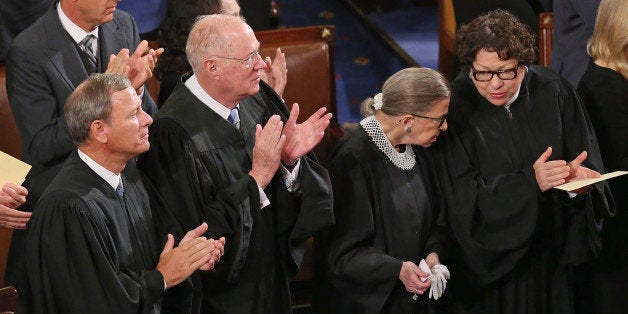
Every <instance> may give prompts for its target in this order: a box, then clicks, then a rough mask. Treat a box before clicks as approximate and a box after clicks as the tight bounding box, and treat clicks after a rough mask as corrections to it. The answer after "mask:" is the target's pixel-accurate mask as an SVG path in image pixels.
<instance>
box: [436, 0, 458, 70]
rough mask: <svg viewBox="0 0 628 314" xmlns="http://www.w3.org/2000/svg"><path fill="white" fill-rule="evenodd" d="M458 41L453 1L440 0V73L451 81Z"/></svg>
mask: <svg viewBox="0 0 628 314" xmlns="http://www.w3.org/2000/svg"><path fill="white" fill-rule="evenodd" d="M455 39H456V16H455V15H454V4H453V2H452V0H438V71H440V72H441V73H443V74H444V75H445V77H447V79H449V80H453V78H454V76H455V75H456V73H454V56H455V51H454V42H455Z"/></svg>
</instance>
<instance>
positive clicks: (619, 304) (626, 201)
mask: <svg viewBox="0 0 628 314" xmlns="http://www.w3.org/2000/svg"><path fill="white" fill-rule="evenodd" d="M578 92H579V93H580V96H581V97H582V102H583V103H584V105H585V107H586V108H587V112H588V113H589V116H590V117H591V123H593V128H594V129H595V134H597V136H598V139H599V142H600V151H601V153H602V160H603V161H604V168H606V171H608V172H611V171H617V170H624V171H626V170H628V80H626V78H624V77H623V76H622V75H621V74H619V73H618V72H615V71H613V70H611V69H609V68H604V67H600V66H598V65H596V64H595V63H594V62H593V60H590V61H589V66H588V68H587V70H586V72H585V73H584V75H583V76H582V79H581V80H580V84H579V85H578ZM608 184H609V185H610V187H611V190H612V191H613V197H614V198H615V204H616V206H617V212H616V214H615V216H614V217H613V218H611V219H607V220H606V221H605V222H604V228H602V233H601V237H602V252H601V254H600V258H599V259H598V260H596V261H595V262H594V263H593V264H594V269H595V276H594V282H595V286H594V287H593V288H592V291H593V292H594V294H595V304H596V312H595V313H604V314H613V313H625V312H626V309H627V308H628V298H627V297H626V291H628V241H626V239H628V176H623V177H619V178H614V179H610V180H609V181H608Z"/></svg>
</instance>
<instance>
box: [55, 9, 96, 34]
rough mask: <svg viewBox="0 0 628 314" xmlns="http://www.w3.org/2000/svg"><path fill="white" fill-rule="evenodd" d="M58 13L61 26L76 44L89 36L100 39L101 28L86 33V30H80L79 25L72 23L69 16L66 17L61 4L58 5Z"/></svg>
mask: <svg viewBox="0 0 628 314" xmlns="http://www.w3.org/2000/svg"><path fill="white" fill-rule="evenodd" d="M57 13H58V14H59V20H60V21H61V25H62V26H63V28H64V29H65V30H66V31H67V32H68V34H70V37H72V39H74V42H76V43H79V42H81V40H83V38H85V36H87V35H89V34H92V35H94V36H96V38H98V28H99V27H96V29H94V30H93V31H91V32H89V33H88V32H86V31H85V30H83V29H82V28H80V27H79V26H78V25H76V24H74V22H72V21H71V20H70V18H69V17H68V16H67V15H65V12H63V10H62V9H61V4H60V3H58V4H57Z"/></svg>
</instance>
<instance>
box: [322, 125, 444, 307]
mask: <svg viewBox="0 0 628 314" xmlns="http://www.w3.org/2000/svg"><path fill="white" fill-rule="evenodd" d="M413 149H414V152H415V154H416V161H417V163H416V164H415V166H414V167H413V168H412V169H410V170H402V169H400V168H398V167H397V166H395V165H394V164H393V163H392V162H391V161H390V160H389V159H388V157H387V156H386V155H385V154H384V153H383V152H382V151H381V150H380V149H379V148H377V146H376V145H375V143H373V140H372V139H371V137H370V136H369V135H368V134H367V133H366V132H365V130H364V129H363V127H362V126H358V127H356V128H355V129H354V130H352V131H351V132H350V133H348V134H347V135H346V136H345V138H344V139H343V140H342V141H341V142H340V144H339V145H338V148H337V149H336V150H335V151H334V153H333V154H332V156H331V159H330V163H329V167H328V168H329V173H330V176H331V180H332V187H333V190H334V195H335V196H336V197H335V198H334V212H335V220H336V224H335V225H334V226H333V227H332V231H331V233H330V241H329V247H328V258H327V260H328V262H329V264H328V265H329V280H330V282H331V284H332V286H333V288H332V291H331V293H330V299H329V300H328V301H329V302H330V307H331V311H330V312H332V313H432V312H433V304H432V302H433V300H428V298H427V295H428V293H427V292H426V293H425V294H424V295H423V296H421V297H420V298H419V300H418V301H413V300H412V294H411V293H408V292H407V291H406V290H405V287H404V285H403V283H402V282H401V280H399V272H400V270H401V264H402V263H403V262H404V261H412V262H414V263H415V264H417V265H418V264H419V261H420V260H421V259H422V258H425V257H426V256H427V255H428V254H429V253H431V252H436V253H437V254H438V255H439V257H440V259H441V263H443V264H446V262H447V257H446V249H447V248H448V244H449V242H450V240H449V239H450V237H449V233H448V230H447V228H446V221H445V217H444V210H443V209H444V205H443V203H442V199H441V198H440V197H439V194H438V188H437V187H436V186H435V181H434V177H433V172H432V170H431V169H430V168H431V165H430V163H429V162H428V160H427V158H426V152H425V149H424V148H422V147H413ZM428 292H429V290H428ZM440 302H443V299H441V300H440ZM428 309H429V310H428Z"/></svg>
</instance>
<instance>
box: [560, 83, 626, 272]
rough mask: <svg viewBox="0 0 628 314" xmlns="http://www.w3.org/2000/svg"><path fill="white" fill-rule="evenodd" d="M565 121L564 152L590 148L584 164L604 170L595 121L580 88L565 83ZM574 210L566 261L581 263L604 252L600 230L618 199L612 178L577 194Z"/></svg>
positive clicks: (565, 156)
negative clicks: (588, 113) (587, 111)
mask: <svg viewBox="0 0 628 314" xmlns="http://www.w3.org/2000/svg"><path fill="white" fill-rule="evenodd" d="M557 90H558V91H559V92H558V96H557V97H558V99H557V100H558V101H559V103H560V105H561V106H560V109H561V118H562V122H563V128H564V130H563V133H564V135H565V140H564V148H563V149H564V150H565V151H564V154H563V156H561V157H562V158H563V159H565V160H567V161H568V162H569V161H571V160H573V159H574V158H575V157H576V156H577V155H578V154H580V153H581V152H582V151H587V153H588V155H587V159H586V160H585V161H584V162H583V166H585V167H588V168H590V169H593V170H596V171H598V172H600V173H604V172H605V171H604V165H603V162H602V157H601V154H600V150H599V146H598V141H597V137H596V136H595V132H594V130H593V125H592V124H591V121H590V119H589V116H588V115H587V113H586V111H585V110H584V107H583V106H582V104H581V101H580V98H579V96H578V94H577V93H576V90H575V89H574V88H573V87H571V85H568V83H566V82H565V83H563V84H562V85H559V86H558V87H557ZM564 205H565V210H569V211H570V225H569V230H568V233H567V235H566V238H565V239H566V240H565V248H564V252H563V257H562V259H563V262H567V263H572V264H578V263H581V262H584V261H586V260H589V259H591V258H593V257H595V256H596V255H598V254H599V253H600V250H601V247H602V243H601V240H600V236H599V233H600V231H601V229H602V225H603V222H604V219H605V218H607V217H610V216H613V215H614V214H615V203H614V200H613V196H612V193H611V190H610V188H609V186H608V182H606V181H603V182H599V183H596V184H594V185H593V190H592V191H591V192H589V193H587V194H586V195H579V196H576V197H575V198H574V199H572V200H569V201H568V202H566V203H565V204H564Z"/></svg>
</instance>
